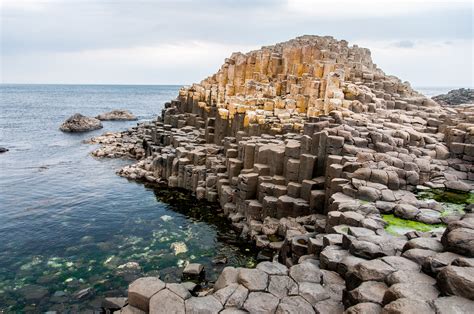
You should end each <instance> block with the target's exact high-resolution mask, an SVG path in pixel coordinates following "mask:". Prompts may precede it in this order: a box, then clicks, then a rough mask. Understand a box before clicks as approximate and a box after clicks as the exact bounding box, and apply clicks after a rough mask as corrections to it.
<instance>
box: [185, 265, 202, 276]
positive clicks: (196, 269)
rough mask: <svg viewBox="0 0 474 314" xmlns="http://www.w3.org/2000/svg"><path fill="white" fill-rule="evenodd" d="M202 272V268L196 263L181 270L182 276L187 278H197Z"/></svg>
mask: <svg viewBox="0 0 474 314" xmlns="http://www.w3.org/2000/svg"><path fill="white" fill-rule="evenodd" d="M203 271H204V266H203V265H201V264H197V263H189V264H188V265H186V267H185V268H184V270H183V275H185V276H188V277H198V276H200V275H201V274H202V272H203Z"/></svg>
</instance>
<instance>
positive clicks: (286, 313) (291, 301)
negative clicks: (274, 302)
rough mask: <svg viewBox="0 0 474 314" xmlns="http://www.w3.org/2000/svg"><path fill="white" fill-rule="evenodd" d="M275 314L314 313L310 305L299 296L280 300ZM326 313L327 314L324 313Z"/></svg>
mask: <svg viewBox="0 0 474 314" xmlns="http://www.w3.org/2000/svg"><path fill="white" fill-rule="evenodd" d="M276 313H277V314H290V313H301V314H312V313H314V310H313V307H312V306H311V304H309V303H308V302H306V300H305V299H303V298H302V297H300V296H292V297H284V298H282V299H281V301H280V304H278V308H277V310H276ZM326 313H327V312H326Z"/></svg>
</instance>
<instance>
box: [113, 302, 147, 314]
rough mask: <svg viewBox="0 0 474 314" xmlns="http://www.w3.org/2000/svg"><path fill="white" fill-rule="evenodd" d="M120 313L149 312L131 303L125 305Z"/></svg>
mask: <svg viewBox="0 0 474 314" xmlns="http://www.w3.org/2000/svg"><path fill="white" fill-rule="evenodd" d="M120 313H121V314H145V313H148V312H145V311H142V310H140V309H139V308H136V307H134V306H132V305H130V304H127V305H126V306H125V307H123V308H122V309H121V310H120Z"/></svg>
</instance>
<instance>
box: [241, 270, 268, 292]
mask: <svg viewBox="0 0 474 314" xmlns="http://www.w3.org/2000/svg"><path fill="white" fill-rule="evenodd" d="M238 282H239V283H240V284H241V285H244V286H245V287H246V288H247V289H249V290H250V291H263V290H265V289H266V288H267V286H268V275H267V273H265V272H264V271H261V270H259V269H247V268H241V269H240V271H239V279H238Z"/></svg>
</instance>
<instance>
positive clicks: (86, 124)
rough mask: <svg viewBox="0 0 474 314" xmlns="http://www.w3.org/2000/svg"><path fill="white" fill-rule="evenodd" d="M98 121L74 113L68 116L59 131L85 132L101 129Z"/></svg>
mask: <svg viewBox="0 0 474 314" xmlns="http://www.w3.org/2000/svg"><path fill="white" fill-rule="evenodd" d="M102 128H103V126H102V123H101V122H100V120H98V119H95V118H91V117H86V116H83V115H82V114H80V113H76V114H74V115H72V116H70V117H69V118H68V119H67V120H66V121H65V122H64V123H63V124H61V126H60V127H59V129H60V130H61V131H63V132H87V131H92V130H97V129H102Z"/></svg>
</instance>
